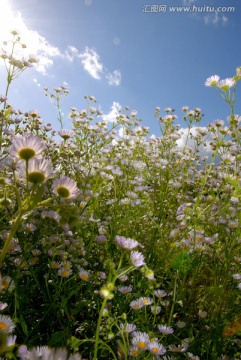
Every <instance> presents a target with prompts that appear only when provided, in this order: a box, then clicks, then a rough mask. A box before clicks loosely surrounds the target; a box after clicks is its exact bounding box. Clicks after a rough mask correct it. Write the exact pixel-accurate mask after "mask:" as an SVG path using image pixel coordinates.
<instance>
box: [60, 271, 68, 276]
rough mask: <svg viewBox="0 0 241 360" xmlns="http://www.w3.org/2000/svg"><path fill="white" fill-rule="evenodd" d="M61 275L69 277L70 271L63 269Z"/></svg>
mask: <svg viewBox="0 0 241 360" xmlns="http://www.w3.org/2000/svg"><path fill="white" fill-rule="evenodd" d="M61 276H62V277H68V276H69V271H68V270H63V271H62V272H61Z"/></svg>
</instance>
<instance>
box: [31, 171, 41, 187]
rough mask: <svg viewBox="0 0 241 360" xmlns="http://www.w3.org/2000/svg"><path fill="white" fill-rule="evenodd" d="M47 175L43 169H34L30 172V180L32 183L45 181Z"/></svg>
mask: <svg viewBox="0 0 241 360" xmlns="http://www.w3.org/2000/svg"><path fill="white" fill-rule="evenodd" d="M44 180H45V175H44V173H42V172H41V171H32V172H30V173H29V174H28V181H30V182H31V183H32V184H39V183H42V182H44Z"/></svg>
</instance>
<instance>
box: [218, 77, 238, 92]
mask: <svg viewBox="0 0 241 360" xmlns="http://www.w3.org/2000/svg"><path fill="white" fill-rule="evenodd" d="M234 85H235V80H234V79H232V78H228V79H224V80H220V81H219V82H218V87H219V88H220V89H222V90H224V91H226V90H228V89H230V88H231V87H232V86H234Z"/></svg>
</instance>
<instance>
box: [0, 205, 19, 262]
mask: <svg viewBox="0 0 241 360" xmlns="http://www.w3.org/2000/svg"><path fill="white" fill-rule="evenodd" d="M23 214H24V212H23V211H20V212H19V214H18V216H17V218H16V220H15V221H14V222H13V226H12V229H11V231H10V233H9V235H8V237H7V240H6V241H5V243H4V246H3V249H2V252H1V254H0V268H2V265H3V261H4V259H5V256H6V253H7V251H8V247H9V244H10V242H11V240H12V238H13V237H14V235H15V233H16V231H17V229H18V227H19V224H20V222H21V220H22V216H23Z"/></svg>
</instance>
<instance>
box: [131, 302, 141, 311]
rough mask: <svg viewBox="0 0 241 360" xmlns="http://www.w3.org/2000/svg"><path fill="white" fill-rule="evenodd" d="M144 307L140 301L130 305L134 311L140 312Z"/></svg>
mask: <svg viewBox="0 0 241 360" xmlns="http://www.w3.org/2000/svg"><path fill="white" fill-rule="evenodd" d="M143 306H144V305H143V303H142V301H140V300H133V301H132V302H131V303H130V307H132V309H134V310H140V309H141V308H142V307H143Z"/></svg>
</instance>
